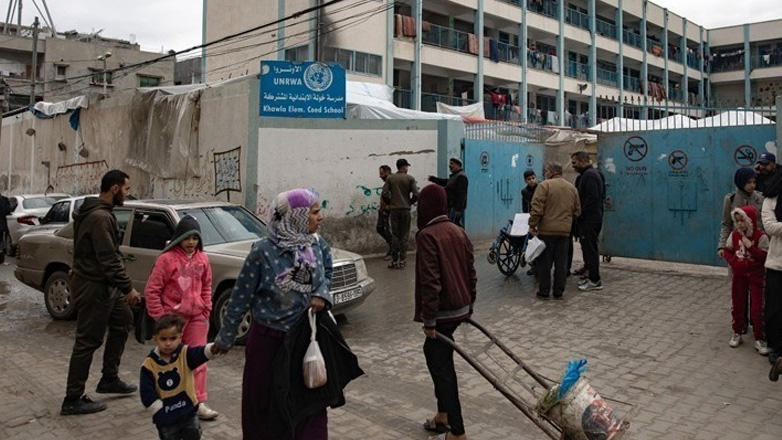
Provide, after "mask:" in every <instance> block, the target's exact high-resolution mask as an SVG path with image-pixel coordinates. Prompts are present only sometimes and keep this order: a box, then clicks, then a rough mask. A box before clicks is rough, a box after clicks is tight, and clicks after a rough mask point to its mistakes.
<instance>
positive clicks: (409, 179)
mask: <svg viewBox="0 0 782 440" xmlns="http://www.w3.org/2000/svg"><path fill="white" fill-rule="evenodd" d="M409 168H410V162H408V161H407V159H399V160H397V161H396V169H397V172H396V173H394V174H391V175H390V176H388V177H386V182H385V184H383V192H382V193H381V194H380V197H382V198H383V201H384V202H385V203H386V206H387V207H388V210H389V220H390V222H391V258H392V261H391V264H389V265H388V268H389V269H403V268H404V267H405V264H406V260H405V258H406V257H407V241H408V240H409V239H410V206H411V205H412V204H413V203H415V202H416V201H417V200H418V185H417V184H416V181H415V177H413V176H411V175H409V174H407V170H408V169H409Z"/></svg>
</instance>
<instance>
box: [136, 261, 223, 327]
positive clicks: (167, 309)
mask: <svg viewBox="0 0 782 440" xmlns="http://www.w3.org/2000/svg"><path fill="white" fill-rule="evenodd" d="M144 297H145V298H146V302H147V311H148V312H149V316H151V317H152V318H153V319H155V320H157V319H160V317H162V316H163V315H165V314H168V313H173V314H176V315H179V316H181V317H183V318H185V319H191V318H195V317H198V316H202V317H203V318H204V319H209V315H210V313H211V312H212V269H211V267H210V266H209V257H207V255H206V254H205V253H204V252H203V251H202V250H200V249H196V251H195V253H194V254H193V255H192V257H188V256H187V254H186V253H185V251H184V250H183V249H182V248H181V247H180V246H173V247H172V248H171V249H169V250H168V251H166V252H163V253H162V254H160V256H159V257H158V259H157V261H156V262H155V266H154V267H153V268H152V273H151V274H150V276H149V280H148V281H147V287H146V289H145V290H144Z"/></svg>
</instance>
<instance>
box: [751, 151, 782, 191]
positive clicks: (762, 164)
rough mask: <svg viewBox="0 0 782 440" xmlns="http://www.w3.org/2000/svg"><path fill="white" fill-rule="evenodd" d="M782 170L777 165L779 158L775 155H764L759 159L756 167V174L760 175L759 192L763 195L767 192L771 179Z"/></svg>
mask: <svg viewBox="0 0 782 440" xmlns="http://www.w3.org/2000/svg"><path fill="white" fill-rule="evenodd" d="M780 168H782V167H780V166H779V165H777V157H776V156H774V154H773V153H763V154H761V155H760V158H759V159H758V163H757V164H756V165H755V172H756V173H758V177H759V179H758V187H757V190H758V191H760V192H761V193H764V192H766V188H767V187H768V184H769V183H771V179H773V178H774V175H775V174H776V173H778V172H779V169H780Z"/></svg>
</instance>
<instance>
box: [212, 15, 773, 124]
mask: <svg viewBox="0 0 782 440" xmlns="http://www.w3.org/2000/svg"><path fill="white" fill-rule="evenodd" d="M205 3H206V8H205V10H206V33H205V35H206V40H207V41H215V40H217V39H219V38H223V37H225V36H228V35H231V34H234V33H237V32H240V31H243V30H247V29H251V28H254V27H258V26H261V25H263V24H264V23H271V22H274V21H276V20H282V19H284V18H286V17H288V16H290V15H294V14H295V13H296V12H299V11H303V10H305V9H307V8H311V7H312V6H313V5H316V4H320V3H316V2H312V1H310V0H281V1H274V2H273V1H266V2H263V4H262V5H258V4H252V5H249V4H246V5H245V4H235V5H232V6H231V7H230V8H226V7H224V6H223V5H220V4H218V2H209V1H207V2H205ZM747 26H748V27H750V28H751V29H754V28H755V27H756V26H758V27H762V28H763V31H762V32H760V31H759V32H758V33H757V35H758V36H757V38H756V37H755V35H756V33H755V32H754V31H753V32H750V33H749V34H747V35H749V36H751V38H753V40H752V41H757V44H755V49H754V51H752V54H753V55H754V54H762V55H758V56H759V58H758V57H757V56H756V57H755V58H757V59H755V58H753V60H755V61H758V60H759V62H761V63H762V62H765V59H766V58H764V57H765V56H766V54H768V53H772V54H773V50H772V51H771V52H768V48H767V46H768V45H769V44H773V45H776V46H778V45H779V44H782V28H780V27H779V26H778V25H777V26H776V29H773V26H766V25H764V24H756V25H754V24H753V25H745V28H746V27H747ZM766 28H768V29H766ZM739 29H741V27H739ZM745 33H746V32H745ZM760 34H762V35H760ZM747 38H749V37H746V36H745V35H744V34H739V35H738V36H736V35H734V32H733V31H731V30H730V29H729V28H723V29H717V30H715V31H712V32H709V31H707V30H706V29H704V28H703V26H700V25H698V24H696V23H693V22H692V21H690V20H687V19H686V18H683V17H681V16H679V15H677V14H675V13H674V12H672V11H669V10H667V9H665V8H662V7H660V6H658V5H656V4H654V3H652V2H649V1H646V0H570V1H567V2H566V1H554V0H433V1H427V2H422V1H417V2H416V1H412V0H401V1H394V2H391V1H390V0H389V1H383V0H381V1H372V0H346V1H344V2H339V3H337V4H334V5H330V6H329V7H327V8H325V9H324V10H323V11H321V12H320V13H318V12H310V13H308V14H305V15H301V16H299V17H296V18H293V19H288V20H284V21H281V22H280V23H278V24H275V25H274V26H272V27H262V28H260V29H258V30H257V31H256V32H254V33H250V34H245V35H243V36H242V37H240V38H238V39H235V40H231V41H229V42H226V43H220V44H219V45H216V46H210V47H209V48H207V50H206V51H205V56H206V68H207V72H208V74H207V80H215V79H221V78H228V77H230V76H231V75H234V76H236V75H241V74H246V73H257V72H258V70H259V59H288V60H299V61H303V60H313V59H317V60H319V61H324V62H338V63H340V64H341V65H343V66H344V67H345V68H346V69H347V71H348V79H351V80H360V81H372V82H381V83H385V84H388V85H389V86H392V87H394V88H395V102H396V104H397V105H398V106H400V107H407V108H413V109H421V110H428V111H434V109H435V103H436V102H443V103H446V104H452V105H454V104H455V105H462V104H467V103H472V102H484V106H485V109H486V110H487V116H488V117H491V118H498V119H505V118H507V119H517V120H521V121H526V122H537V123H553V124H559V125H571V126H588V125H590V124H594V123H596V122H597V120H598V119H604V118H609V117H613V116H616V115H624V116H628V117H638V118H645V117H656V116H659V115H664V114H666V113H668V112H684V113H688V114H694V115H698V114H699V113H702V112H700V111H699V110H698V108H703V107H706V106H708V105H709V104H713V102H712V100H711V85H712V84H714V85H715V87H716V89H715V91H716V92H717V93H719V94H720V95H721V94H723V93H728V92H726V91H725V92H724V91H723V84H726V85H725V87H728V82H729V81H736V79H739V80H741V79H743V76H742V74H743V73H742V72H738V73H734V72H727V71H726V72H719V73H716V74H714V76H715V79H714V80H711V81H710V74H709V73H708V72H709V70H710V68H711V66H710V58H711V57H710V56H709V54H710V53H711V52H713V51H714V49H715V48H716V47H718V46H719V48H720V49H721V50H722V48H723V47H726V48H727V49H726V50H728V51H732V50H733V48H732V47H731V46H732V45H734V44H739V45H741V44H743V45H744V46H747V44H749V43H747V42H746V39H747ZM712 40H713V41H712ZM761 40H762V43H761ZM770 41H775V43H771V42H770ZM763 45H765V46H763ZM710 46H711V49H710ZM750 46H752V44H750ZM761 46H762V47H763V49H761ZM742 47H743V46H742ZM746 50H747V52H748V53H749V52H750V49H746ZM774 60H775V61H774V62H776V63H778V61H776V60H777V58H774ZM753 62H754V61H753ZM766 64H771V62H769V63H766ZM742 68H743V67H742ZM753 75H756V73H753ZM769 75H775V77H776V78H777V79H779V78H782V75H780V73H779V72H772V73H769ZM723 77H725V78H724V79H723ZM734 77H735V78H734ZM752 84H755V83H752ZM718 85H719V86H718ZM745 86H746V84H745ZM757 87H758V89H757V90H760V88H763V87H764V86H762V85H760V83H758V85H757ZM754 90H756V89H751V90H750V94H752V92H753V91H754ZM730 93H733V92H730Z"/></svg>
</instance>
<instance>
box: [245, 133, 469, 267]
mask: <svg viewBox="0 0 782 440" xmlns="http://www.w3.org/2000/svg"><path fill="white" fill-rule="evenodd" d="M257 121H258V128H257V131H258V144H257V145H258V157H257V167H256V173H257V174H256V176H255V179H256V180H255V182H254V187H255V188H256V197H255V200H254V201H253V202H250V203H248V204H247V205H248V208H249V207H251V204H254V209H255V212H256V213H257V214H258V215H260V216H261V217H262V218H263V217H265V215H266V207H267V205H268V203H269V201H271V200H272V199H273V198H274V196H276V195H277V194H278V193H280V192H282V191H286V190H289V189H293V188H302V187H303V188H313V189H315V190H317V191H318V193H319V194H320V196H321V203H322V206H323V212H324V214H325V216H326V221H325V222H324V225H323V228H322V233H323V235H324V237H326V238H327V240H328V241H329V242H330V243H331V244H332V245H334V246H338V247H341V248H345V249H350V250H353V251H358V252H379V251H380V250H381V249H383V246H385V244H384V242H383V241H382V239H381V238H380V236H379V235H377V233H376V232H375V222H376V221H377V209H378V206H379V201H380V191H381V189H382V186H383V183H382V181H381V180H380V178H379V177H378V168H379V167H380V166H381V165H389V166H390V167H391V168H392V170H394V171H395V170H396V165H395V164H396V160H397V159H399V158H405V159H407V160H408V161H409V162H410V163H411V165H412V166H411V167H410V171H409V173H410V175H412V176H413V177H415V179H416V180H417V181H418V186H419V188H422V187H423V186H425V185H427V184H428V181H427V180H426V178H427V176H429V175H432V174H439V175H440V176H442V177H444V176H446V175H447V157H449V156H458V155H459V148H460V140H461V138H462V136H463V125H462V124H461V123H460V122H449V121H368V120H350V121H345V120H330V121H325V120H307V121H306V123H304V122H305V121H303V120H298V119H282V118H263V119H260V118H259V119H257ZM250 172H251V171H250ZM252 178H253V176H250V177H249V179H252ZM248 183H249V182H248ZM413 211H414V215H415V209H414V210H413ZM413 229H414V230H415V228H413Z"/></svg>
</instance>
